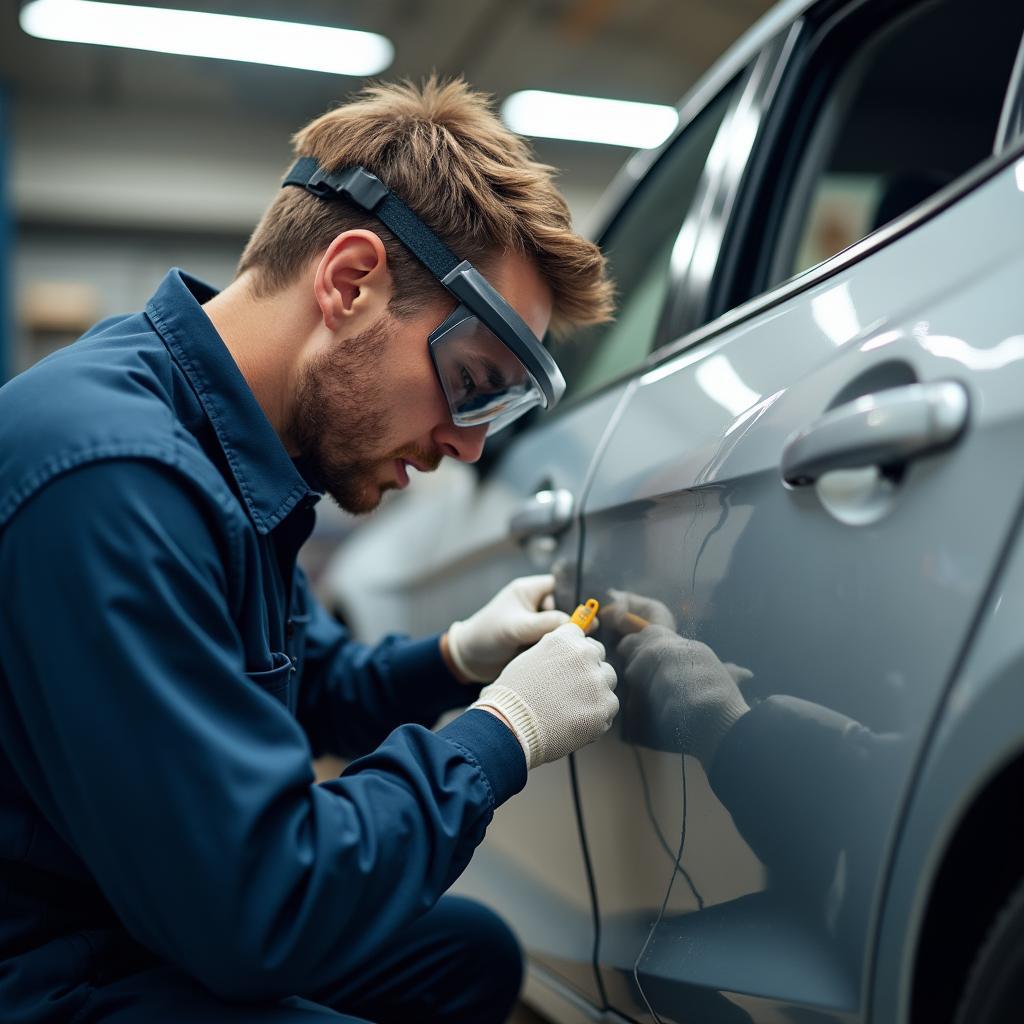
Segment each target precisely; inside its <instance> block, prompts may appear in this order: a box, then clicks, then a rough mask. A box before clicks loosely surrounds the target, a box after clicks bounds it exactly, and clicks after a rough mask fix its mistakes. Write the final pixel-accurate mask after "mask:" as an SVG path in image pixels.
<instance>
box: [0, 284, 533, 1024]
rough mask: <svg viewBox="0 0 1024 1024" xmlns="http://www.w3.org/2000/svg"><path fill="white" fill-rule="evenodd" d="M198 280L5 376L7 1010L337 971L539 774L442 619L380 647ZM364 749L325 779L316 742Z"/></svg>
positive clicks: (246, 992)
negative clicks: (342, 593) (434, 633)
mask: <svg viewBox="0 0 1024 1024" xmlns="http://www.w3.org/2000/svg"><path fill="white" fill-rule="evenodd" d="M213 294H214V293H213V292H212V291H211V290H210V289H209V288H207V287H206V286H205V285H203V284H201V283H200V282H198V281H196V280H194V279H192V278H190V277H188V276H187V275H185V274H183V273H181V272H180V271H177V270H175V271H171V272H170V273H169V274H168V276H167V277H166V278H165V280H164V281H163V283H162V284H161V286H160V288H159V290H158V291H157V293H156V294H155V295H154V297H153V298H152V300H151V301H150V302H149V304H148V305H147V307H146V310H145V312H144V313H139V314H136V315H132V316H127V317H119V318H116V319H112V320H107V321H104V322H102V323H100V324H98V325H97V326H96V327H95V328H93V329H92V330H91V331H90V332H89V333H88V334H87V335H85V337H83V338H82V339H80V340H79V341H78V342H76V343H75V344H73V345H71V346H69V347H68V348H67V349H64V350H62V351H60V352H57V353H55V354H54V355H52V356H50V357H48V358H47V359H45V360H43V361H42V362H41V363H39V364H38V365H37V366H35V367H33V368H32V369H31V370H29V371H27V372H26V373H24V374H22V375H21V376H19V377H17V378H15V379H14V380H13V381H11V382H10V383H9V384H7V385H6V386H5V387H4V388H3V389H2V390H0V580H2V581H3V601H2V606H0V1021H3V1022H4V1024H14V1022H31V1024H42V1022H51V1021H52V1022H58V1021H60V1022H67V1021H70V1020H71V1019H72V1018H73V1017H74V1015H75V1013H76V1011H77V1009H78V1008H79V1007H81V1006H82V1005H83V1004H84V1003H85V1001H86V1000H87V999H88V997H89V994H90V991H91V990H92V989H93V987H94V986H97V985H102V984H103V983H104V982H106V981H109V980H111V979H114V978H117V977H120V976H123V975H124V974H125V973H127V972H131V971H133V970H137V969H140V968H142V967H146V966H149V965H151V964H154V963H160V962H164V963H171V964H174V965H176V966H178V967H180V968H182V969H184V970H185V971H187V972H188V973H189V974H191V975H192V976H193V977H194V978H196V979H197V980H198V981H199V982H200V983H201V984H203V985H205V986H207V987H208V988H209V989H211V990H212V991H213V992H215V993H218V994H221V995H223V996H225V997H228V998H243V999H247V1000H249V999H275V998H278V997H281V996H286V995H292V994H302V993H306V992H311V991H315V990H316V989H318V988H320V987H321V986H324V985H326V984H329V983H330V982H331V981H332V980H333V979H335V978H337V977H338V976H339V974H341V973H343V972H344V971H345V969H346V965H349V964H355V963H358V962H359V961H361V960H364V959H365V958H366V957H367V956H369V955H370V954H371V952H372V951H373V950H374V949H375V948H379V947H380V946H381V945H382V944H384V943H386V942H387V940H388V938H389V937H390V936H393V935H395V934H396V933H397V932H398V931H399V930H400V929H401V928H402V927H403V925H404V924H406V923H408V922H409V921H411V920H412V919H413V918H414V917H415V916H416V915H418V914H419V913H421V912H423V911H424V910H426V909H427V908H429V907H431V906H432V905H433V903H434V902H435V900H437V898H438V897H439V896H440V895H441V894H442V893H443V892H444V891H445V890H446V889H447V888H448V887H449V886H450V885H451V883H452V882H453V881H454V879H455V878H456V877H457V876H458V874H459V873H460V872H461V871H462V870H463V868H464V867H465V866H466V864H467V862H468V861H469V858H470V856H471V854H472V852H473V850H474V848H475V847H476V846H477V844H478V843H479V842H480V840H481V839H482V838H483V835H484V830H485V828H486V826H487V824H488V823H489V821H490V819H491V815H492V812H493V810H494V808H495V806H496V805H497V804H499V803H501V802H502V801H503V800H505V799H507V798H508V797H509V796H510V795H512V794H513V793H514V792H516V791H517V790H519V789H520V788H522V786H523V785H524V784H525V781H526V767H525V761H524V758H523V754H522V751H521V749H520V747H519V745H518V743H517V741H516V739H515V737H514V736H513V735H512V733H511V732H510V731H509V730H508V729H506V728H505V726H503V725H502V724H501V723H500V722H499V721H498V720H497V719H495V718H493V717H492V716H491V715H488V714H487V713H486V712H481V711H470V712H467V713H466V714H464V715H462V716H460V717H459V718H458V719H456V720H455V721H454V722H452V723H451V724H449V725H447V726H445V727H444V728H443V729H441V730H440V731H438V732H436V733H433V732H430V731H429V729H428V728H427V726H429V725H431V724H433V723H434V721H435V720H436V718H437V717H438V715H439V714H440V713H441V712H442V711H444V710H446V709H448V708H452V707H457V706H460V705H465V704H467V703H469V702H470V701H471V700H472V699H474V698H475V696H476V693H477V690H476V689H475V688H472V687H465V686H462V685H459V684H458V683H456V682H455V681H454V680H453V679H452V677H451V676H450V675H449V673H448V671H447V670H446V668H445V665H444V662H443V660H442V659H441V656H440V651H439V646H438V638H437V637H431V638H429V639H426V640H422V641H409V640H405V639H399V638H389V639H387V640H385V641H384V642H383V643H381V644H380V645H378V646H377V647H374V648H367V647H365V646H363V645H360V644H357V643H354V642H352V641H351V640H350V639H349V637H348V635H347V634H346V632H345V630H344V629H343V628H342V627H341V626H339V625H338V624H337V623H335V622H334V621H333V620H332V619H331V618H330V617H329V616H328V615H327V614H326V613H325V612H324V611H323V610H322V608H320V607H319V606H318V605H317V604H316V602H315V601H314V599H313V597H312V596H311V594H310V592H309V589H308V587H307V584H306V581H305V579H304V577H303V575H302V572H301V571H300V570H299V569H298V568H297V567H296V564H295V556H296V553H297V551H298V550H299V547H300V546H301V545H302V543H303V542H304V541H305V540H306V538H307V537H308V536H309V533H310V531H311V529H312V527H313V521H314V516H315V513H314V511H313V506H314V505H315V503H316V501H317V499H318V498H319V495H318V494H317V493H316V491H315V490H314V489H313V488H312V487H311V486H310V483H309V482H307V480H306V479H305V478H304V477H303V475H302V473H301V471H300V468H299V467H298V466H297V465H296V463H295V462H293V461H292V460H291V459H290V458H289V456H288V454H287V453H286V451H285V449H284V448H283V446H282V445H281V443H280V441H279V439H278V437H277V435H276V434H275V432H274V430H273V429H272V427H271V426H270V423H269V422H268V420H267V419H266V418H265V416H264V414H263V412H262V411H261V409H260V407H259V405H258V404H257V403H256V400H255V398H254V397H253V395H252V393H251V391H250V390H249V388H248V386H247V385H246V382H245V380H244V378H243V377H242V375H241V373H240V372H239V370H238V368H237V366H236V364H235V363H234V361H233V359H232V358H231V356H230V354H229V353H228V351H227V349H226V348H225V346H224V344H223V342H222V341H221V339H220V337H219V336H218V335H217V333H216V331H215V330H214V329H213V326H212V324H211V322H210V321H209V319H208V318H207V316H206V314H205V313H204V312H203V310H202V309H201V306H200V304H201V303H202V302H205V301H206V300H207V299H209V298H211V297H212V295H213ZM327 752H331V753H336V754H341V755H345V756H349V757H357V758H358V760H356V761H354V763H352V764H351V765H350V767H349V768H348V769H347V770H346V771H345V773H344V774H343V775H342V776H341V777H340V778H337V779H333V780H331V781H328V782H325V783H321V784H317V783H315V781H314V777H313V772H312V768H311V765H310V760H311V756H312V755H319V754H321V753H327Z"/></svg>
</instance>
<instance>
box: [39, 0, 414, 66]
mask: <svg viewBox="0 0 1024 1024" xmlns="http://www.w3.org/2000/svg"><path fill="white" fill-rule="evenodd" d="M21 27H22V28H23V29H24V30H25V31H26V32H27V33H28V34H29V35H32V36H37V37H38V38H40V39H57V40H60V41H62V42H69V43H97V44H99V45H101V46H125V47H128V48H130V49H134V50H156V51H157V52H158V53H181V54H186V55H189V56H194V57H218V58H220V59H221V60H240V61H246V62H248V63H250V64H274V65H277V66H279V67H286V68H303V69H306V70H309V71H326V72H329V73H331V74H336V75H359V76H362V75H375V74H378V73H379V72H381V71H383V70H384V69H385V68H386V67H387V66H388V65H389V64H390V63H391V61H392V59H393V58H394V54H395V49H394V47H393V46H392V45H391V42H390V40H388V39H385V38H384V36H379V35H375V34H374V33H372V32H355V31H352V30H350V29H343V28H328V27H326V26H323V25H300V24H298V23H296V22H291V21H270V20H268V19H266V18H242V17H238V16H236V15H231V14H207V13H205V12H202V11H173V10H167V9H166V8H162V7H136V6H132V5H129V4H117V3H99V2H96V0H32V2H31V3H29V4H27V5H26V6H25V7H24V8H22V11H21Z"/></svg>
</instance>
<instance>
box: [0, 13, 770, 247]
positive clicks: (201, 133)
mask: <svg viewBox="0 0 1024 1024" xmlns="http://www.w3.org/2000/svg"><path fill="white" fill-rule="evenodd" d="M137 2H138V0H137ZM152 6H177V7H188V8H191V9H203V10H211V11H219V12H222V13H232V14H247V15H252V16H257V17H274V18H288V19H289V20H295V21H303V22H309V23H315V24H322V25H332V26H338V27H346V28H361V29H368V30H372V31H375V32H380V33H382V34H384V35H386V36H387V37H388V38H390V39H391V40H392V42H393V43H394V45H395V61H394V64H393V65H392V66H391V67H390V68H388V69H387V70H386V71H385V72H384V73H383V74H382V76H381V77H384V78H389V79H390V78H399V77H410V78H413V79H418V78H420V77H422V76H423V75H425V74H427V73H429V72H430V71H432V70H436V71H438V72H439V73H441V74H443V75H458V74H461V75H464V76H465V78H466V79H467V80H468V81H470V82H471V83H472V84H473V85H475V86H476V87H478V88H481V89H484V90H486V91H488V92H491V93H492V94H493V95H494V96H495V97H496V99H497V100H498V101H499V102H500V100H502V99H504V97H506V96H507V95H508V94H510V93H512V92H515V91H516V90H519V89H525V88H540V89H553V90H558V91H563V92H579V93H585V94H589V95H598V96H609V97H616V98H623V99H637V100H648V101H652V102H662V103H674V102H675V101H677V100H678V99H679V98H680V96H681V95H682V94H683V93H685V92H686V90H687V89H688V88H689V87H690V86H691V85H692V84H693V82H694V81H695V80H696V79H697V78H698V77H699V75H700V74H701V73H702V72H703V71H704V70H705V69H706V68H707V67H708V66H709V65H710V64H711V63H712V62H713V61H714V60H715V58H716V57H717V56H719V55H720V54H721V53H722V52H723V51H724V50H725V49H726V48H727V47H728V45H729V44H730V43H731V42H733V41H734V40H735V39H736V38H737V37H738V36H739V35H740V34H741V33H742V32H743V31H744V30H745V29H746V28H747V27H748V26H749V25H750V24H752V23H753V21H754V20H756V18H757V17H758V16H760V15H761V14H762V13H763V12H764V11H765V10H767V9H768V7H770V6H771V4H770V3H769V2H768V0H518V2H512V0H479V2H475V3H470V2H467V0H429V2H428V0H374V2H372V3H370V2H362V3H359V2H355V0H291V2H289V3H288V4H287V5H284V4H281V3H271V2H269V0H191V2H188V3H182V2H176V0H163V2H161V3H160V4H159V5H157V4H153V5H152ZM19 7H20V4H19V3H17V2H15V0H3V3H2V5H0V82H3V83H6V85H7V88H8V91H9V95H10V97H11V100H12V106H13V111H14V126H15V127H14V174H13V177H14V193H15V205H16V211H17V212H18V214H19V216H20V217H22V218H25V219H28V220H39V219H43V220H45V219H47V218H48V217H66V216H74V215H75V214H74V211H75V210H77V211H78V215H79V216H80V217H84V218H85V219H89V218H90V217H91V218H92V219H94V220H100V221H102V220H104V219H106V218H108V217H110V216H113V217H114V218H115V219H116V211H115V210H114V209H113V206H114V205H116V204H115V196H114V195H113V194H111V195H109V196H106V198H104V196H105V195H106V194H105V193H104V187H103V185H104V182H106V183H107V185H111V181H110V176H111V174H113V175H114V176H115V179H116V181H115V182H114V183H113V184H114V185H116V188H114V191H115V192H116V193H118V195H119V196H120V197H121V198H122V199H123V198H124V196H125V195H126V194H128V196H129V199H128V201H127V205H126V207H125V216H126V217H127V218H128V219H136V220H137V218H138V217H139V216H143V217H144V218H145V216H149V217H150V219H151V221H152V222H153V223H154V224H156V223H159V222H160V221H161V216H162V213H163V214H167V215H168V217H169V216H170V212H171V211H173V210H176V209H178V208H179V206H180V204H178V203H176V202H174V201H169V202H168V203H167V204H165V206H166V209H165V210H164V211H162V212H161V210H159V209H156V210H154V209H152V207H153V205H154V204H153V194H154V193H153V192H152V191H151V189H152V187H154V182H155V183H156V185H158V186H160V187H163V188H164V189H165V190H166V187H167V181H161V176H162V175H164V176H165V177H167V176H168V170H167V169H168V167H173V168H174V180H175V181H179V180H180V179H181V178H182V176H184V178H185V179H187V181H188V192H189V197H190V202H191V200H192V199H194V198H195V193H196V190H198V191H199V192H202V189H203V180H204V178H207V177H209V176H210V175H212V178H213V179H214V180H216V181H217V183H218V188H217V190H216V193H217V195H218V196H219V201H213V200H211V202H210V207H211V210H210V216H212V217H213V220H212V221H211V220H209V219H204V223H207V224H208V225H210V226H212V227H218V226H219V227H223V228H225V229H228V228H229V227H230V226H231V225H236V224H238V225H240V224H241V223H242V222H243V221H245V220H246V219H248V218H250V217H251V215H252V210H253V209H254V208H257V207H258V205H259V204H262V202H263V201H264V200H265V198H266V194H265V191H264V190H265V188H267V187H269V186H267V185H266V184H264V185H257V184H256V182H257V180H260V181H262V179H263V177H265V176H266V175H267V174H270V175H271V177H273V176H276V175H277V174H278V173H279V172H280V168H281V166H282V165H283V164H284V163H285V162H286V161H287V158H288V149H287V136H288V134H289V133H290V132H291V131H293V130H295V129H296V128H297V127H299V126H301V125H302V124H303V123H305V122H306V121H308V120H309V119H310V118H312V117H314V116H316V115H317V114H319V113H321V112H322V111H323V110H325V109H327V108H328V107H330V106H331V105H333V104H336V103H337V102H339V101H340V100H342V99H344V97H345V96H346V95H347V94H348V93H350V92H352V91H353V90H355V89H358V88H359V86H360V85H361V84H362V83H361V80H359V79H354V78H345V77H341V76H332V75H326V74H320V73H315V72H302V71H295V70H290V69H283V68H266V67H261V66H257V65H246V64H238V63H233V62H227V61H218V60H204V59H198V58H189V57H178V56H173V55H165V54H157V53H148V52H138V51H131V50H118V49H113V48H105V47H96V46H82V45H76V44H68V43H55V42H47V41H43V40H38V39H33V38H30V37H28V36H26V35H25V34H24V33H23V32H22V31H21V29H20V28H19V26H18V22H17V16H18V9H19ZM536 148H537V152H538V155H539V156H540V157H541V159H544V160H547V161H548V162H551V163H554V164H556V165H557V166H559V167H561V168H563V169H564V175H563V182H564V183H565V187H566V190H567V192H571V191H575V193H576V195H577V196H578V197H581V198H579V200H578V203H577V205H578V206H584V205H586V203H587V202H589V201H590V200H591V199H592V198H593V196H594V195H596V193H597V192H598V191H599V190H600V188H602V187H603V186H604V184H605V183H606V182H607V181H608V179H609V178H610V177H611V175H612V174H613V173H614V171H615V169H616V168H617V167H618V166H619V165H620V164H621V163H622V162H623V160H624V159H625V157H626V156H627V155H628V153H627V151H626V150H623V149H618V148H615V147H607V146H595V145H587V144H580V143H561V142H548V141H542V140H538V142H537V144H536ZM208 158H209V160H210V168H207V169H205V170H204V168H206V161H207V159H208ZM55 160H56V161H63V167H62V168H54V167H53V166H52V164H53V161H55ZM232 166H233V170H232ZM119 167H120V168H122V169H123V170H122V171H118V170H117V168H119ZM76 168H77V169H78V173H79V174H80V176H81V178H82V181H83V182H84V183H85V184H83V186H82V187H81V188H79V189H78V192H77V193H76V196H75V197H74V198H73V199H72V200H71V201H65V198H66V197H65V198H62V197H60V196H58V197H57V199H56V203H54V184H55V182H56V181H57V175H58V174H62V175H63V180H65V181H66V180H67V177H68V175H67V171H68V170H71V171H73V172H74V171H75V169H76ZM257 175H258V176H259V177H258V179H257V177H256V176H257ZM232 178H233V180H234V181H235V187H236V191H237V195H236V196H235V200H236V202H234V205H232V201H231V198H230V195H229V194H227V193H226V191H225V190H227V189H230V185H229V184H228V183H229V182H230V181H231V180H232ZM90 189H91V190H92V191H90ZM133 189H134V190H135V191H136V192H139V193H140V202H137V203H133V202H132V201H131V198H130V197H131V194H132V192H133ZM254 189H255V191H256V192H258V193H259V195H258V196H257V195H255V194H254ZM73 191H74V190H73ZM108 191H109V189H108ZM171 192H172V199H173V194H174V187H173V185H172V187H171ZM47 193H49V196H50V199H49V200H48V199H47ZM212 193H213V190H211V194H212ZM239 196H241V198H240V199H239ZM90 204H91V209H90ZM97 204H98V205H97ZM157 205H159V204H157ZM186 205H187V204H186ZM225 205H226V206H227V207H228V208H230V209H229V211H228V213H227V214H226V215H224V209H223V207H224V206H225ZM108 207H110V208H109V209H108ZM214 207H216V208H218V209H220V212H221V214H222V216H221V217H220V223H219V224H218V221H217V216H216V215H215V211H214V209H213V208H214ZM146 211H148V213H147V212H146ZM203 216H204V218H205V217H206V215H205V214H204V215H203ZM165 219H167V218H166V217H165ZM171 220H173V217H172V218H171ZM168 226H169V225H168ZM189 226H190V227H194V226H195V225H194V224H191V225H189Z"/></svg>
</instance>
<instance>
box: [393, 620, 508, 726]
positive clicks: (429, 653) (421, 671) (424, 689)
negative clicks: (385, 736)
mask: <svg viewBox="0 0 1024 1024" xmlns="http://www.w3.org/2000/svg"><path fill="white" fill-rule="evenodd" d="M388 661H389V663H390V664H389V667H390V670H391V671H390V676H391V686H392V691H393V693H394V697H395V700H396V702H397V703H396V707H400V708H404V709H406V711H407V712H408V717H407V721H415V722H418V723H420V724H422V725H426V726H428V727H429V726H431V725H433V724H434V722H436V721H437V720H438V718H440V716H441V715H442V714H444V712H445V711H451V710H452V708H464V707H467V706H468V705H470V704H472V703H473V701H475V700H476V699H477V697H479V696H480V690H481V687H480V686H478V685H477V684H475V683H460V682H459V681H458V680H457V679H456V678H455V677H454V676H453V675H452V674H451V672H449V671H448V666H447V665H446V664H445V660H444V658H443V657H442V656H441V634H440V633H435V634H434V635H433V636H428V637H424V638H423V639H422V640H409V641H408V642H406V643H403V644H402V645H401V646H399V647H396V648H394V650H392V651H391V652H390V654H389V656H388ZM499 724H500V723H499Z"/></svg>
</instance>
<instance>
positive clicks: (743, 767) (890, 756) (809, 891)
mask: <svg viewBox="0 0 1024 1024" xmlns="http://www.w3.org/2000/svg"><path fill="white" fill-rule="evenodd" d="M899 742H900V738H899V736H897V735H895V734H892V733H882V734H878V733H874V732H872V731H871V730H870V729H868V728H866V727H865V726H863V725H861V724H860V723H859V722H856V721H854V720H853V719H851V718H848V717H847V716H846V715H843V714H841V713H839V712H838V711H833V710H832V709H830V708H826V707H823V706H821V705H820V704H814V703H812V702H811V701H807V700H802V699H801V698H799V697H791V696H787V695H775V696H772V697H768V698H767V699H765V700H762V701H759V702H757V703H755V704H754V706H753V708H752V710H751V711H750V712H749V713H747V714H745V715H743V716H742V717H741V718H740V719H739V721H738V722H737V723H736V724H735V725H734V726H733V727H732V729H731V730H730V731H729V733H728V734H727V735H726V737H725V739H724V740H722V744H721V746H720V747H719V748H718V752H717V754H716V755H715V759H714V761H713V762H712V764H711V774H710V781H711V786H712V789H713V790H714V792H715V795H716V796H717V797H718V799H719V800H721V802H722V803H723V804H724V806H725V807H726V809H727V810H728V811H729V813H730V814H731V815H732V818H733V821H734V822H735V823H736V826H737V828H738V829H739V831H740V833H741V834H742V835H743V838H744V839H745V840H746V841H747V843H748V844H749V845H750V848H751V849H752V850H753V851H754V853H755V854H756V855H757V856H758V858H759V859H760V860H761V861H762V862H763V863H764V864H765V865H766V866H767V867H768V868H769V870H770V871H771V877H772V883H773V885H782V886H784V887H786V888H788V889H790V890H791V891H792V892H799V893H803V894H805V895H806V896H807V897H808V898H812V899H815V900H818V899H820V898H821V897H822V896H823V894H824V893H825V891H826V890H827V889H828V887H829V885H830V884H832V881H833V879H834V877H835V872H836V864H837V859H838V857H839V855H840V851H846V854H847V859H848V861H850V869H851V870H854V869H856V868H857V866H858V865H861V864H865V863H873V857H874V852H873V851H872V850H871V849H868V848H867V844H869V843H872V842H874V837H875V836H876V835H877V831H878V830H877V829H873V828H871V827H870V822H868V821H865V820H863V815H864V812H865V809H866V808H870V807H871V804H870V802H869V801H866V800H865V798H864V796H865V793H869V792H871V791H872V790H873V789H875V788H876V787H878V786H883V785H885V784H886V779H887V778H888V777H889V774H890V770H891V767H892V764H893V762H894V757H895V756H896V755H897V754H898V744H899ZM855 881H857V880H855ZM857 884H858V885H859V881H858V882H857Z"/></svg>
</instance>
